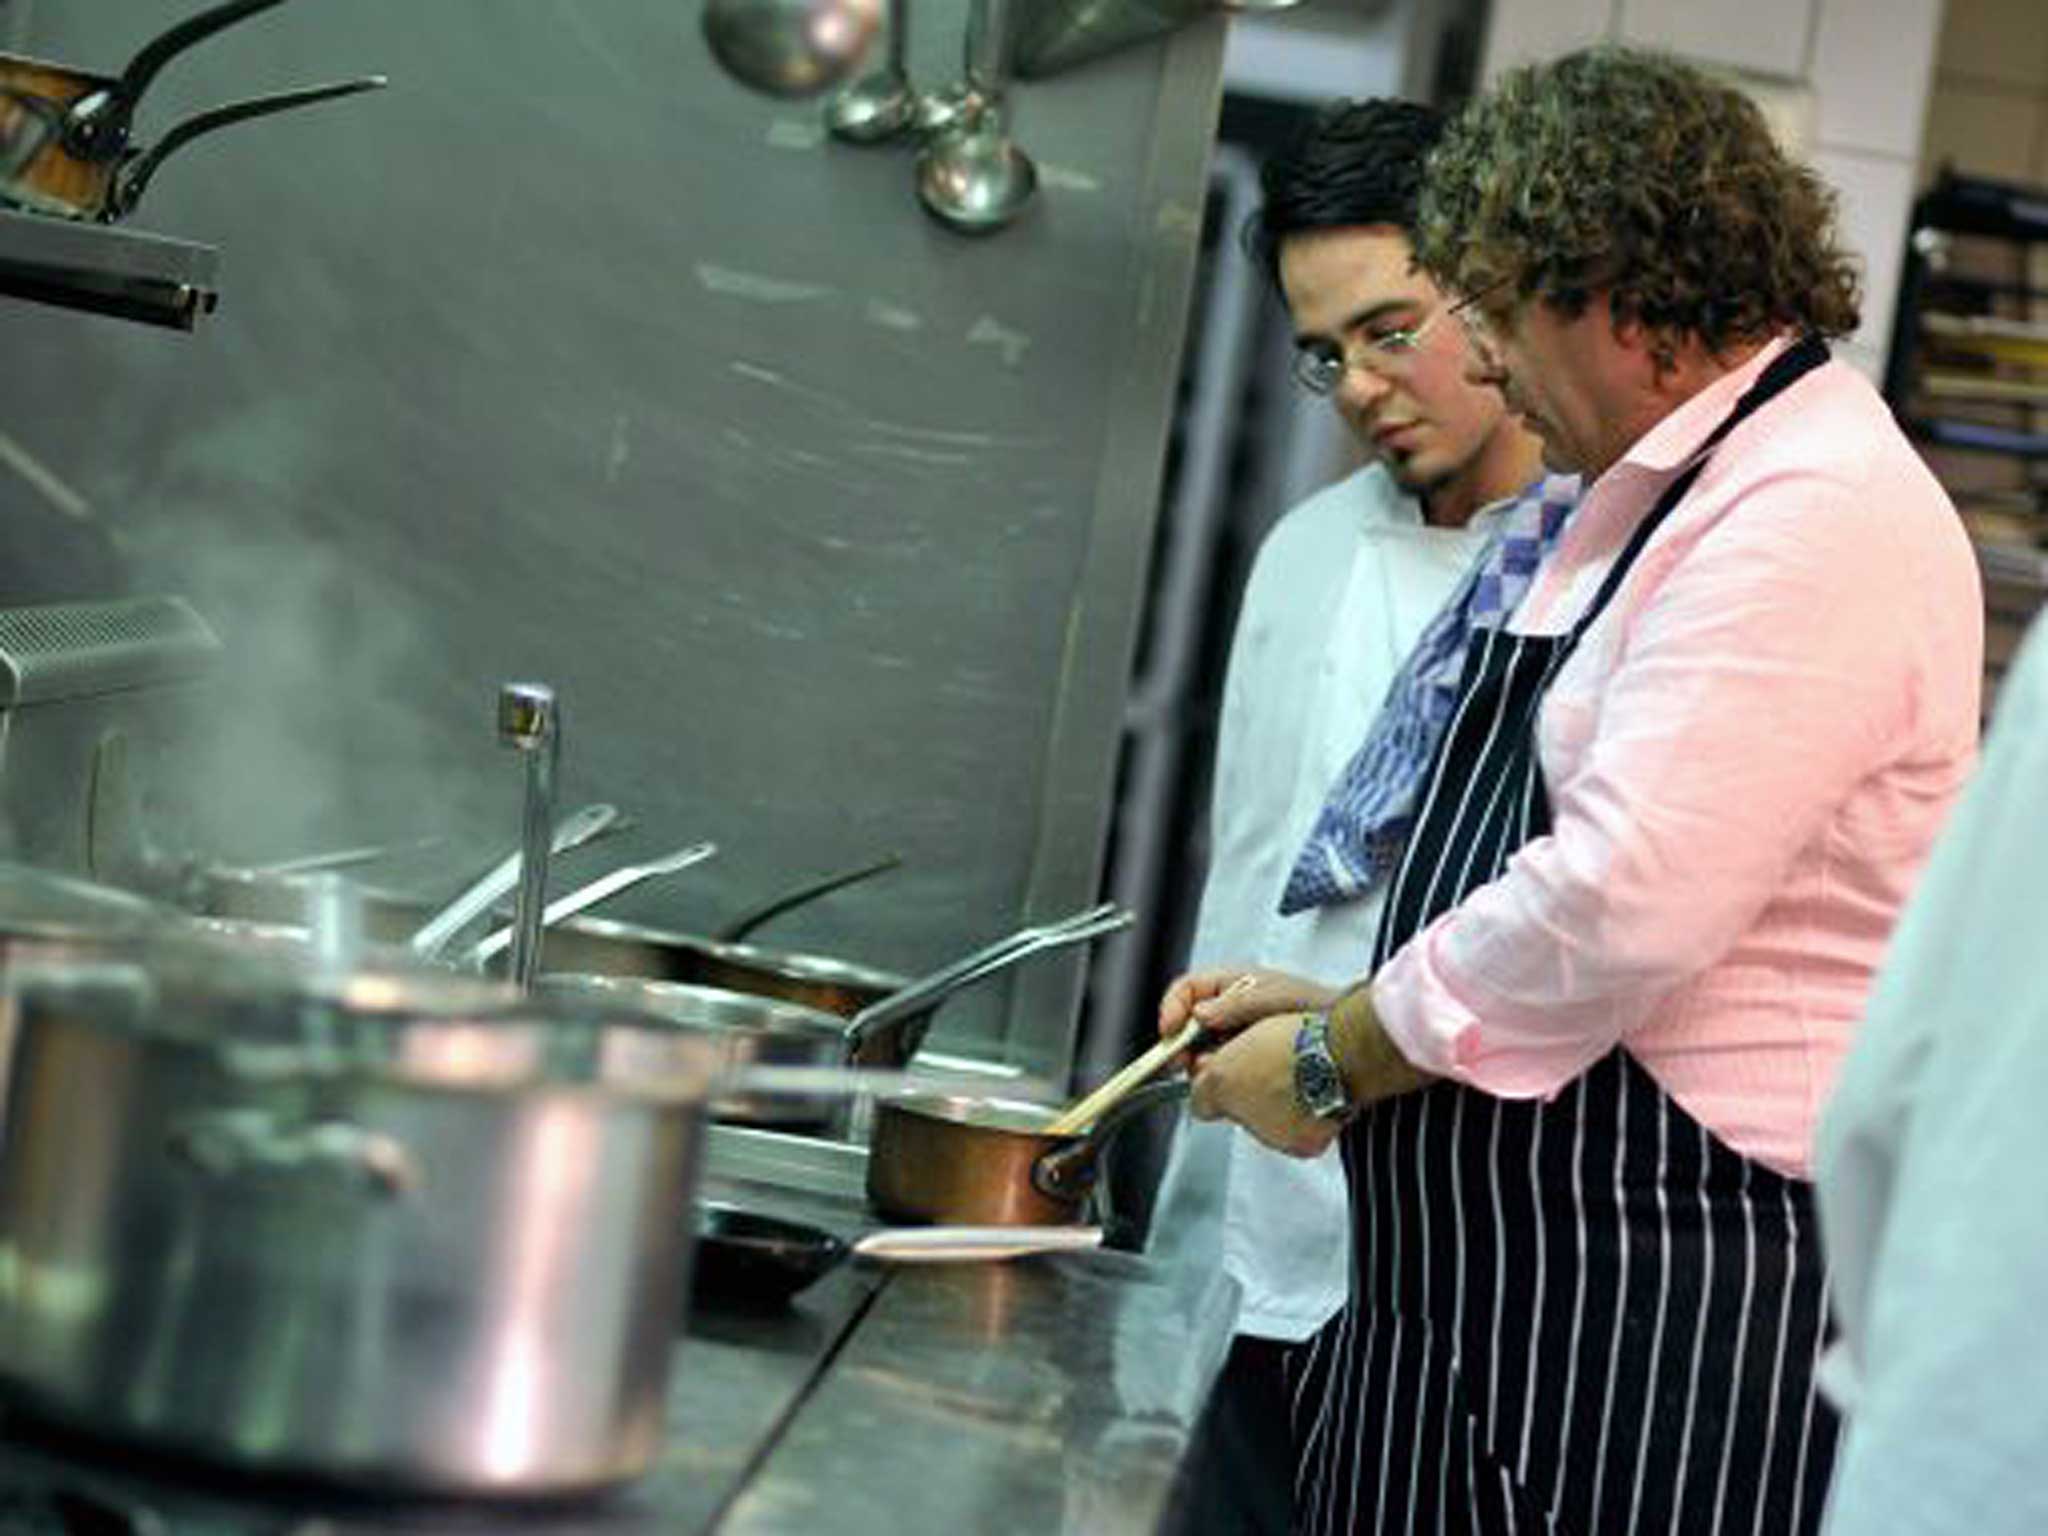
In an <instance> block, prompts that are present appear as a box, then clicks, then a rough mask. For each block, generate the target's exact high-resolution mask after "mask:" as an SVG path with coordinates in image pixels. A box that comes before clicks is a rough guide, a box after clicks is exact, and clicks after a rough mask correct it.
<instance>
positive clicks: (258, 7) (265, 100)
mask: <svg viewBox="0 0 2048 1536" xmlns="http://www.w3.org/2000/svg"><path fill="white" fill-rule="evenodd" d="M283 3H284V0H227V3H225V4H222V5H216V6H213V7H211V8H209V9H207V10H204V11H201V12H200V13H199V14H198V15H196V16H191V17H188V18H186V19H185V20H184V21H181V22H179V23H178V24H177V25H176V26H174V27H172V28H171V29H170V30H169V31H167V32H164V33H161V34H160V35H158V36H157V37H155V38H153V39H151V40H150V41H149V42H148V43H146V44H144V45H143V47H142V49H141V50H140V51H139V52H138V53H137V54H136V55H135V57H134V58H132V59H130V60H129V61H128V65H127V67H126V68H125V69H123V70H122V71H121V73H120V74H118V75H101V74H94V73H91V72H90V71H86V70H80V69H71V68H69V67H67V66H65V65H61V64H50V63H45V62H44V61H42V60H40V59H31V58H25V57H23V56H21V55H19V54H11V53H0V201H5V202H8V203H12V204H14V205H15V206H17V207H22V208H29V209H33V210H35V211H37V212H41V213H51V214H56V215H58V216H60V217H62V218H68V219H96V220H98V221H99V222H101V223H105V224H111V223H114V222H116V221H118V220H120V219H123V218H125V217H127V215H128V214H129V212H130V211H132V210H133V209H134V207H135V204H136V202H137V201H138V200H139V199H140V198H141V196H142V193H143V190H144V188H146V187H147V186H148V185H149V181H150V178H151V177H152V176H154V175H155V174H156V170H157V167H158V166H159V165H161V164H163V162H164V160H165V159H166V157H168V156H169V155H170V154H171V153H172V152H173V151H175V150H177V149H179V148H181V147H182V146H184V145H186V144H189V143H191V142H192V140H194V139H196V138H199V137H200V136H201V135H203V134H208V133H212V132H213V131H214V130H215V129H218V128H225V127H227V126H228V125H229V124H230V123H239V122H246V121H247V120H249V119H250V118H255V117H267V116H269V115H270V114H271V113H273V112H283V111H287V110H289V109H291V108H293V107H303V106H310V105H311V104H312V103H314V102H318V101H328V100H331V99H333V98H334V97H337V96H350V95H353V94H355V93H356V92H358V91H370V90H376V89H377V88H379V87H380V86H382V85H383V84H384V83H385V81H384V77H383V76H382V75H365V76H362V77H360V78H358V79H354V80H342V81H336V82H333V83H331V84H327V85H315V86H306V87H303V88H301V89H298V90H292V91H282V92H279V93H278V94H276V95H272V96H256V97H251V98H249V99H248V100H245V101H236V102H230V103H228V104H226V105H224V106H218V107H213V108H211V109H209V110H207V111H205V112H200V113H197V114H195V115H194V116H192V117H188V118H186V119H184V120H183V121H182V122H179V123H177V124H175V125H174V126H172V127H171V128H170V129H169V130H168V131H167V132H166V133H165V134H164V136H163V137H162V138H161V139H159V140H158V141H157V143H156V145H155V146H154V147H153V148H150V149H143V148H141V147H139V146H138V145H136V144H135V143H134V141H133V132H132V131H133V127H134V121H135V109H136V106H137V105H138V104H139V103H140V102H141V100H142V94H143V92H144V91H145V90H147V89H148V88H149V84H150V82H151V81H153V80H154V79H155V78H156V76H157V74H158V73H159V71H161V70H162V69H163V67H164V66H165V65H166V64H168V63H169V62H170V61H171V60H172V59H174V58H176V57H177V56H178V55H179V54H181V53H183V52H184V51H185V50H186V49H188V48H190V47H191V46H192V45H193V44H195V43H197V42H200V41H202V40H204V39H205V38H208V37H211V36H213V34H214V33H216V32H219V31H221V30H222V29H223V28H225V27H230V26H233V25H234V24H235V23H236V22H238V21H241V20H242V19H244V18H245V17H248V16H253V15H255V14H256V13H257V12H259V11H267V10H270V9H271V8H272V7H274V6H277V5H281V4H283Z"/></svg>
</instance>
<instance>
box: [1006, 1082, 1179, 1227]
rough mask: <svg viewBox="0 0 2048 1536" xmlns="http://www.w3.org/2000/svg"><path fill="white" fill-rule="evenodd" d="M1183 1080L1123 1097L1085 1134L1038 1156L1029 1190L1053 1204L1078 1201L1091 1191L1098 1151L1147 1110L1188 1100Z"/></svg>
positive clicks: (1032, 1170) (1150, 1084) (1149, 1086)
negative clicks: (1055, 1202) (1057, 1201)
mask: <svg viewBox="0 0 2048 1536" xmlns="http://www.w3.org/2000/svg"><path fill="white" fill-rule="evenodd" d="M1190 1086H1191V1084H1190V1083H1189V1081H1188V1079H1187V1078H1185V1077H1177V1078H1174V1079H1173V1080H1172V1081H1170V1082H1164V1083H1147V1084H1146V1085H1145V1086H1144V1087H1143V1088H1139V1089H1135V1090H1133V1091H1132V1092H1131V1093H1129V1094H1126V1095H1125V1096H1124V1098H1123V1100H1122V1102H1120V1103H1118V1104H1115V1105H1112V1106H1111V1107H1110V1109H1109V1111H1108V1112H1107V1113H1106V1114H1104V1115H1103V1116H1102V1118H1101V1119H1099V1120H1097V1121H1096V1122H1095V1124H1094V1125H1093V1126H1091V1127H1089V1130H1088V1134H1087V1135H1085V1136H1081V1137H1077V1138H1075V1139H1074V1140H1072V1141H1070V1142H1065V1143H1063V1144H1061V1145H1060V1146H1057V1147H1054V1148H1052V1149H1051V1150H1050V1151H1046V1152H1041V1153H1040V1154H1039V1155H1038V1158H1037V1160H1036V1161H1035V1162H1033V1163H1032V1165H1031V1186H1032V1188H1034V1189H1036V1190H1037V1191H1038V1192H1039V1193H1040V1194H1041V1195H1047V1196H1050V1197H1051V1198H1052V1199H1054V1200H1079V1199H1081V1198H1082V1197H1084V1196H1085V1195H1086V1194H1087V1193H1088V1192H1089V1190H1091V1189H1093V1188H1094V1187H1095V1162H1096V1159H1097V1158H1098V1157H1099V1156H1100V1155H1101V1153H1102V1149H1103V1148H1104V1147H1105V1146H1107V1145H1108V1144H1109V1142H1110V1141H1111V1140H1112V1139H1113V1138H1114V1137H1115V1136H1116V1134H1117V1132H1118V1131H1120V1130H1122V1129H1123V1128H1124V1126H1125V1125H1126V1124H1128V1123H1129V1122H1130V1121H1131V1120H1132V1119H1134V1118H1135V1117H1137V1116H1138V1115H1141V1114H1143V1113H1144V1112H1145V1111H1146V1110H1148V1109H1153V1108H1156V1107H1157V1106H1158V1105H1161V1104H1172V1103H1178V1102H1179V1101H1180V1100H1182V1099H1185V1098H1186V1097H1187V1096H1188V1090H1189V1088H1190Z"/></svg>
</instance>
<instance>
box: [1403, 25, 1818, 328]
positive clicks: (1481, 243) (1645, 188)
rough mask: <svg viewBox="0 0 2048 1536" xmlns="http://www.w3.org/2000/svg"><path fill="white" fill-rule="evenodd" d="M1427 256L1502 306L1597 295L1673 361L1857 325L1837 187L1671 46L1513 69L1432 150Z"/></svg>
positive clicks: (1744, 101) (1420, 256)
mask: <svg viewBox="0 0 2048 1536" xmlns="http://www.w3.org/2000/svg"><path fill="white" fill-rule="evenodd" d="M1415 253H1416V259H1417V260H1418V261H1419V262H1420V264H1421V265H1422V268H1423V270H1425V271H1426V272H1428V273H1429V274H1430V276H1432V277H1434V278H1435V279H1436V280H1437V281H1438V283H1440V284H1442V285H1443V286H1444V287H1446V288H1448V289H1450V290H1451V291H1453V292H1456V293H1462V294H1467V295H1479V294H1483V293H1488V292H1492V291H1496V290H1497V291H1498V294H1499V297H1498V299H1496V300H1494V301H1492V302H1489V303H1487V305H1486V307H1487V308H1488V309H1489V310H1499V309H1501V308H1503V307H1504V306H1505V305H1508V304H1512V303H1513V302H1515V301H1518V300H1519V301H1528V300H1532V299H1534V300H1541V301H1542V302H1544V303H1546V304H1548V305H1550V306H1551V307H1552V308H1553V309H1556V310H1557V311H1559V312H1560V313H1562V314H1564V315H1566V316H1572V317H1575V316H1577V315H1579V314H1582V313H1584V311H1585V309H1586V306H1587V305H1588V304H1589V303H1590V302H1591V301H1592V300H1593V298H1594V297H1595V295H1600V296H1602V297H1603V298H1604V299H1605V301H1606V302H1607V303H1608V304H1609V305H1610V306H1611V308H1612V312H1613V314H1614V316H1615V318H1616V319H1617V320H1621V321H1625V322H1634V323H1638V324H1641V325H1642V326H1643V327H1644V329H1645V330H1646V331H1648V332H1649V333H1650V335H1651V336H1652V337H1653V338H1654V339H1655V343H1656V347H1657V353H1658V356H1659V359H1660V361H1665V362H1668V360H1669V359H1670V357H1671V356H1672V355H1674V345H1675V343H1677V342H1678V341H1680V340H1682V339H1684V338H1686V337H1692V338H1696V339H1697V340H1698V341H1700V342H1701V343H1703V344H1705V345H1706V346H1707V347H1708V348H1709V349H1710V350H1712V351H1716V352H1718V351H1720V350H1722V349H1723V348H1725V347H1727V346H1728V345H1729V344H1731V343H1735V342H1742V341H1754V340H1759V339H1761V338H1762V337H1764V336H1767V335H1769V334H1771V333H1773V332H1776V331H1783V330H1804V331H1816V332H1819V333H1820V334H1822V335H1826V336H1840V335H1845V334H1847V333H1848V332H1850V331H1853V330H1854V329H1855V328H1856V315H1857V278H1856V265H1855V262H1854V259H1853V258H1852V257H1851V256H1850V255H1849V254H1848V252H1847V251H1846V250H1845V249H1844V248H1843V246H1842V243H1841V239H1840V236H1839V234H1838V233H1837V230H1836V225H1835V198H1834V194H1833V193H1832V192H1830V191H1829V190H1828V187H1827V185H1826V184H1825V183H1824V182H1823V181H1822V180H1821V179H1820V178H1819V177H1818V176H1817V175H1815V174H1814V172H1813V171H1812V169H1811V168H1809V167H1808V166H1806V165H1805V164H1803V163H1802V162H1800V161H1799V160H1796V159H1794V158H1793V157H1792V156H1790V155H1788V154H1786V153H1785V151H1784V150H1783V149H1782V148H1781V147H1780V146H1779V144H1778V142H1777V140H1776V139H1774V138H1773V137H1772V135H1771V129H1770V125H1769V124H1768V123H1767V122H1766V121H1765V120H1764V115H1763V113H1762V112H1761V111H1759V110H1758V108H1757V106H1756V104H1755V103H1754V102H1753V101H1751V100H1750V99H1749V98H1748V97H1747V96H1745V95H1744V94H1743V93H1742V92H1741V91H1739V90H1737V89H1736V88H1735V87H1733V86H1730V85H1724V84H1722V83H1721V82H1720V81H1718V80H1715V79H1713V78H1712V77H1711V76H1709V75H1706V74H1704V73H1702V72H1701V71H1700V70H1698V69H1695V68H1694V67H1693V66H1691V65H1689V64H1685V63H1682V62H1680V61H1679V60H1677V59H1674V58H1670V57H1668V56H1666V55H1663V54H1657V53H1647V52H1640V51H1637V50H1633V49H1628V48H1619V47H1612V46H1601V47H1597V48H1590V49H1585V50H1582V51H1581V52H1578V53H1573V54H1568V55H1566V56H1565V57H1564V58H1562V59H1559V60H1557V61H1555V62H1554V63H1549V64H1538V65H1531V66H1528V67H1526V68H1522V69H1517V70H1514V71H1512V72H1511V73H1509V74H1507V75H1505V76H1503V77H1502V79H1501V80H1500V82H1499V83H1498V84H1497V85H1496V86H1495V87H1494V88H1493V90H1491V91H1489V92H1488V93H1487V94H1486V95H1484V96H1482V97H1480V98H1478V99H1477V100H1475V101H1474V102H1472V103H1471V105H1469V106H1468V107H1466V109H1465V110H1464V111H1463V112H1462V113H1460V114H1459V116H1458V117H1457V118H1456V119H1455V120H1454V121H1453V122H1452V123H1451V125H1450V127H1449V128H1448V129H1447V130H1446V131H1445V133H1444V136H1443V140H1442V142H1441V143H1440V144H1439V145H1438V146H1437V148H1436V150H1435V152H1434V153H1433V154H1432V155H1431V156H1430V161H1429V171H1428V176H1427V179H1426V183H1425V187H1424V191H1423V197H1422V212H1421V217H1420V220H1419V224H1418V227H1417V231H1416V234H1415Z"/></svg>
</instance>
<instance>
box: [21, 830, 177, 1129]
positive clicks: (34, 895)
mask: <svg viewBox="0 0 2048 1536" xmlns="http://www.w3.org/2000/svg"><path fill="white" fill-rule="evenodd" d="M176 921H178V915H177V914H176V913H173V912H169V911H167V910H166V909H164V908H161V907H158V906H156V905H154V904H153V903H151V902H148V901H145V900H143V899H142V898H141V897H139V896H130V895H128V894H127V893H126V892H124V891H116V890H111V889H109V888H108V887H106V886H103V885H94V884H91V883H90V882H87V881H84V880H74V879H71V878H70V877H68V876H65V875H59V874H54V873H52V872H50V871H48V870H43V869H37V868H34V867H33V866H30V865H26V864H5V863H0V1124H4V1123H5V1122H4V1116H5V1114H6V1109H5V1105H6V1093H7V1075H8V1071H9V1068H10V1064H11V1063H12V1061H13V1059H14V1056H13V1051H14V1034H15V1009H14V1001H13V997H12V993H11V989H10V988H9V987H8V986H7V979H8V976H9V975H10V974H11V972H12V971H13V969H14V968H15V967H17V966H21V965H26V964H37V963H41V964H51V963H65V962H72V961H84V960H89V959H93V958H97V957H104V956H106V955H110V954H118V953H122V952H124V951H127V950H131V949H133V948H134V947H135V946H136V945H138V944H140V943H143V942H146V941H147V940H148V939H149V938H150V936H151V935H154V934H158V933H161V932H162V931H163V930H164V929H165V928H166V926H167V925H169V924H172V923H174V922H176Z"/></svg>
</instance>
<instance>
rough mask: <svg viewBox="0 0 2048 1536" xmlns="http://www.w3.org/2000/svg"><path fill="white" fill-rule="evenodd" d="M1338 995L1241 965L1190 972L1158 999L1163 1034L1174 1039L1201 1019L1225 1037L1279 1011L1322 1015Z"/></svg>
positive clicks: (1317, 985)
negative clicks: (1189, 1025)
mask: <svg viewBox="0 0 2048 1536" xmlns="http://www.w3.org/2000/svg"><path fill="white" fill-rule="evenodd" d="M1336 996H1337V993H1336V991H1335V989H1334V988H1331V987H1326V986H1323V985H1322V984H1320V983H1319V982H1313V981H1309V980H1306V979H1305V978H1303V977H1300V976H1290V975H1288V974H1287V973H1286V972H1285V971H1265V970H1260V969H1259V968H1258V967H1256V966H1250V965H1238V966H1231V967H1228V968H1225V969H1217V970H1209V971H1189V972H1188V973H1187V974H1186V975H1185V976H1181V977H1178V978H1176V979H1175V981H1174V982H1173V984H1172V985H1171V986H1169V987H1168V988H1167V989H1166V992H1165V995H1164V996H1162V997H1161V998H1160V999H1159V1038H1160V1039H1162V1040H1167V1039H1171V1038H1172V1037H1173V1036H1175V1035H1177V1034H1179V1033H1180V1032H1181V1030H1182V1029H1183V1028H1184V1027H1185V1026H1186V1025H1187V1022H1188V1020H1190V1019H1198V1020H1200V1021H1201V1025H1202V1028H1203V1029H1204V1030H1205V1031H1206V1032H1207V1033H1208V1034H1210V1035H1211V1036H1214V1037H1216V1038H1218V1039H1221V1038H1223V1037H1225V1036H1229V1035H1234V1034H1236V1033H1237V1032H1238V1031H1239V1030H1241V1029H1245V1028H1247V1027H1249V1026H1250V1025H1253V1024H1256V1023H1258V1022H1259V1020H1261V1019H1263V1018H1267V1017H1269V1016H1270V1015H1272V1014H1276V1013H1320V1012H1321V1011H1322V1010H1323V1009H1325V1008H1327V1007H1329V1006H1330V1003H1331V1001H1332V1000H1333V999H1334V998H1335V997H1336Z"/></svg>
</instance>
